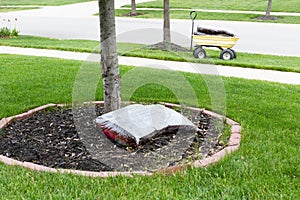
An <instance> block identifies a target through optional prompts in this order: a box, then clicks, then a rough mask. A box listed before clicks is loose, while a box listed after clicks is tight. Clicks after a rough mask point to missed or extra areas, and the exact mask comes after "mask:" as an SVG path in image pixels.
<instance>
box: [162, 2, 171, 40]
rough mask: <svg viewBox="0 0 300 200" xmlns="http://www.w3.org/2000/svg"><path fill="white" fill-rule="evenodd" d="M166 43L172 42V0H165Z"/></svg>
mask: <svg viewBox="0 0 300 200" xmlns="http://www.w3.org/2000/svg"><path fill="white" fill-rule="evenodd" d="M163 42H164V43H171V31H170V0H164V38H163Z"/></svg>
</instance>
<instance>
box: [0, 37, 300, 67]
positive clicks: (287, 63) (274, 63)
mask: <svg viewBox="0 0 300 200" xmlns="http://www.w3.org/2000/svg"><path fill="white" fill-rule="evenodd" d="M0 45H4V46H15V47H27V48H29V47H30V48H40V49H56V50H65V51H77V52H88V53H99V52H100V50H99V49H100V46H99V45H100V42H98V41H91V40H59V39H53V38H43V37H33V36H23V35H21V36H18V37H16V38H10V39H0ZM117 49H118V53H119V55H122V56H134V57H143V58H152V59H159V60H171V61H181V62H197V63H211V64H218V65H230V66H238V67H248V68H258V69H272V70H280V71H291V72H300V58H298V57H287V56H273V55H262V54H250V53H241V52H237V59H235V60H230V61H225V60H221V59H219V57H220V51H216V50H210V49H208V50H207V55H208V58H207V59H203V60H199V59H195V58H194V57H193V55H192V53H191V52H181V53H175V52H168V51H161V50H150V49H147V48H145V45H142V44H134V43H118V44H117Z"/></svg>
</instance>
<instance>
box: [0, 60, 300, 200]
mask: <svg viewBox="0 0 300 200" xmlns="http://www.w3.org/2000/svg"><path fill="white" fill-rule="evenodd" d="M0 66H1V67H0V91H1V92H0V102H1V104H0V111H1V112H0V118H2V117H6V116H10V115H14V114H17V113H20V112H23V111H25V110H28V109H29V108H33V107H36V106H40V105H43V104H46V103H70V102H72V91H73V85H74V80H75V78H76V74H77V73H78V70H79V68H80V66H83V64H82V63H81V62H79V61H70V60H61V59H50V58H43V57H40V58H36V57H29V56H16V55H0ZM85 66H86V67H88V68H89V69H90V71H91V73H93V71H98V75H100V74H99V71H100V66H99V64H96V63H86V64H85ZM130 69H135V68H132V67H124V66H122V67H121V74H122V78H123V77H125V76H126V75H127V74H126V73H128V71H129V70H130ZM176 74H177V75H178V74H179V75H180V76H181V77H184V78H185V79H186V80H187V81H188V82H189V83H190V85H191V86H192V87H193V88H194V90H195V92H196V94H197V98H198V102H199V105H200V106H201V107H206V108H209V107H210V104H211V101H210V95H209V93H208V90H207V87H206V86H205V83H204V81H203V77H201V76H200V75H196V74H190V73H177V72H170V71H168V72H166V71H157V70H153V69H140V71H138V74H137V75H136V76H135V79H134V80H132V81H133V82H135V81H137V82H138V81H140V80H141V81H143V80H144V78H145V77H149V76H148V75H151V76H153V77H155V78H156V79H158V80H162V81H163V80H165V81H166V82H172V83H173V84H174V86H178V87H179V88H180V87H181V88H182V89H183V88H184V87H182V86H181V84H180V82H177V81H175V80H173V79H172V77H174V76H176ZM205 79H206V80H211V81H212V82H211V83H214V81H215V80H216V77H213V76H206V77H205ZM208 82H209V81H208ZM223 83H224V86H225V89H226V106H227V107H226V109H227V115H228V116H229V117H230V118H232V119H234V120H236V121H238V122H240V123H241V124H242V127H243V130H242V142H241V146H240V149H239V150H238V151H237V152H235V153H233V154H231V155H229V156H227V157H226V158H225V159H223V160H221V161H220V162H218V163H217V164H216V165H213V166H210V167H207V168H206V169H192V170H188V171H186V172H185V173H184V174H183V175H174V176H173V175H172V176H164V175H160V174H157V175H155V176H153V177H140V176H135V177H134V178H128V177H117V178H108V179H101V178H88V177H80V176H76V175H62V174H51V173H43V172H34V171H30V170H26V169H23V168H20V167H12V166H6V165H3V164H0V180H1V181H0V188H1V192H0V199H297V198H298V197H299V190H300V157H299V155H300V148H299V143H300V129H299V120H300V116H299V113H300V107H299V104H300V87H299V86H292V85H285V84H276V83H270V82H263V81H251V80H243V79H237V78H223ZM98 87H99V88H98V92H97V93H96V99H97V100H101V99H103V97H102V89H101V88H102V85H101V80H100V82H99V85H98ZM132 100H136V101H147V102H157V101H169V102H177V100H176V98H175V97H174V94H172V93H171V92H170V91H168V90H166V89H165V88H164V87H161V86H159V85H153V84H148V85H145V86H143V87H141V88H139V89H138V90H137V91H136V92H135V93H134V95H133V98H132Z"/></svg>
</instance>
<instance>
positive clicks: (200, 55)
mask: <svg viewBox="0 0 300 200" xmlns="http://www.w3.org/2000/svg"><path fill="white" fill-rule="evenodd" d="M194 57H195V58H199V59H203V58H205V57H206V52H205V50H204V49H203V48H202V47H197V48H196V49H195V50H194Z"/></svg>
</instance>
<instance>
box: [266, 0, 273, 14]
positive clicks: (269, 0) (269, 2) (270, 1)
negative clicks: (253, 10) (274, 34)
mask: <svg viewBox="0 0 300 200" xmlns="http://www.w3.org/2000/svg"><path fill="white" fill-rule="evenodd" d="M271 7H272V0H268V7H267V11H266V14H265V16H267V17H269V16H271Z"/></svg>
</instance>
